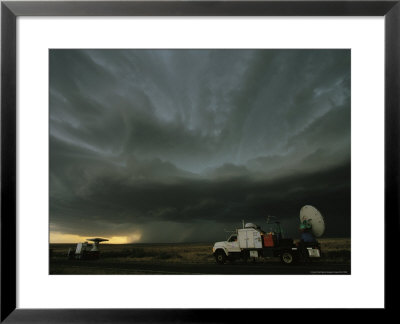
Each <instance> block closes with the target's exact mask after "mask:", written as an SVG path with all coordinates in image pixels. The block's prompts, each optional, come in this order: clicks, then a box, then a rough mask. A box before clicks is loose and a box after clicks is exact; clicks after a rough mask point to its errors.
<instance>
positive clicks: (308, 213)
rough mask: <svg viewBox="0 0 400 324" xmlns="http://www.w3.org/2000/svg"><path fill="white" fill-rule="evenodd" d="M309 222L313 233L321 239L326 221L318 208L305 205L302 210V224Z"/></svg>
mask: <svg viewBox="0 0 400 324" xmlns="http://www.w3.org/2000/svg"><path fill="white" fill-rule="evenodd" d="M304 221H307V222H308V223H309V224H310V225H311V232H312V233H313V234H314V236H315V237H320V236H322V235H323V234H324V232H325V221H324V218H323V217H322V214H321V213H320V212H319V211H318V209H317V208H315V207H313V206H310V205H305V206H303V207H302V208H301V209H300V222H302V223H303V222H304Z"/></svg>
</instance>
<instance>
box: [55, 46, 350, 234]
mask: <svg viewBox="0 0 400 324" xmlns="http://www.w3.org/2000/svg"><path fill="white" fill-rule="evenodd" d="M305 204H313V205H315V206H316V207H317V208H319V209H320V210H321V212H322V213H323V214H324V215H325V217H326V219H327V222H328V227H327V235H329V236H348V235H350V51H347V50H51V51H50V230H51V232H52V233H58V235H67V234H68V235H79V236H88V235H89V236H90V235H98V236H100V235H102V236H108V237H123V238H125V237H127V238H129V239H128V240H131V241H138V240H140V241H141V242H180V241H210V240H214V239H219V238H221V235H222V236H223V235H224V233H223V229H226V228H234V227H236V226H240V223H241V220H242V219H245V220H247V221H253V222H258V223H260V225H261V226H262V225H263V224H265V219H266V217H267V215H268V214H269V215H274V216H277V217H279V218H280V219H281V221H282V223H283V224H284V225H286V228H287V231H288V232H289V234H292V235H294V234H295V233H296V232H295V231H296V227H297V225H298V223H297V222H298V213H299V210H300V208H301V206H303V205H305Z"/></svg>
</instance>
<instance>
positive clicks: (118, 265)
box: [50, 260, 350, 275]
mask: <svg viewBox="0 0 400 324" xmlns="http://www.w3.org/2000/svg"><path fill="white" fill-rule="evenodd" d="M50 274H156V275H160V274H166V275H174V274H177V275H185V274H224V275H232V274H233V275H237V274H260V275H261V274H272V275H285V274H287V275H293V274H322V275H323V274H350V264H344V263H322V262H313V263H307V264H304V263H299V264H295V265H291V266H286V265H282V264H281V263H278V262H270V263H269V262H263V263H259V262H256V263H252V262H249V263H241V262H237V263H233V264H224V265H218V264H212V263H204V264H201V263H200V264H199V263H167V262H164V263H145V262H129V263H128V262H126V263H124V262H112V261H107V262H104V261H102V260H97V261H69V260H51V262H50Z"/></svg>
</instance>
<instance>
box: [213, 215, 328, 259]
mask: <svg viewBox="0 0 400 324" xmlns="http://www.w3.org/2000/svg"><path fill="white" fill-rule="evenodd" d="M276 224H277V230H276V231H271V232H269V233H266V232H264V231H263V230H262V229H261V228H260V227H259V226H257V225H255V224H253V223H247V224H246V225H245V226H244V227H243V228H241V229H237V230H236V232H235V233H233V234H232V235H231V236H230V237H229V238H228V240H227V241H222V242H216V243H215V244H214V246H213V255H214V257H215V259H216V261H217V263H219V264H224V263H225V262H226V261H234V260H236V259H242V260H244V261H246V260H248V259H249V258H254V259H255V258H265V257H279V258H280V259H281V261H282V262H283V263H284V264H293V263H294V262H295V261H297V260H300V259H304V258H307V259H308V258H319V257H320V256H321V254H320V245H319V243H318V242H317V241H315V242H309V243H306V244H305V243H304V242H300V244H297V245H296V244H294V242H293V239H288V238H283V237H282V234H281V229H280V225H279V222H277V223H276Z"/></svg>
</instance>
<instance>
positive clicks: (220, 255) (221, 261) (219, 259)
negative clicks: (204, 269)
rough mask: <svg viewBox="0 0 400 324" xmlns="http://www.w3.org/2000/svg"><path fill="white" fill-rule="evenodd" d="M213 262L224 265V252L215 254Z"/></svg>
mask: <svg viewBox="0 0 400 324" xmlns="http://www.w3.org/2000/svg"><path fill="white" fill-rule="evenodd" d="M215 260H216V261H217V263H218V264H224V263H225V261H226V254H225V252H224V251H218V252H217V253H216V254H215Z"/></svg>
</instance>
